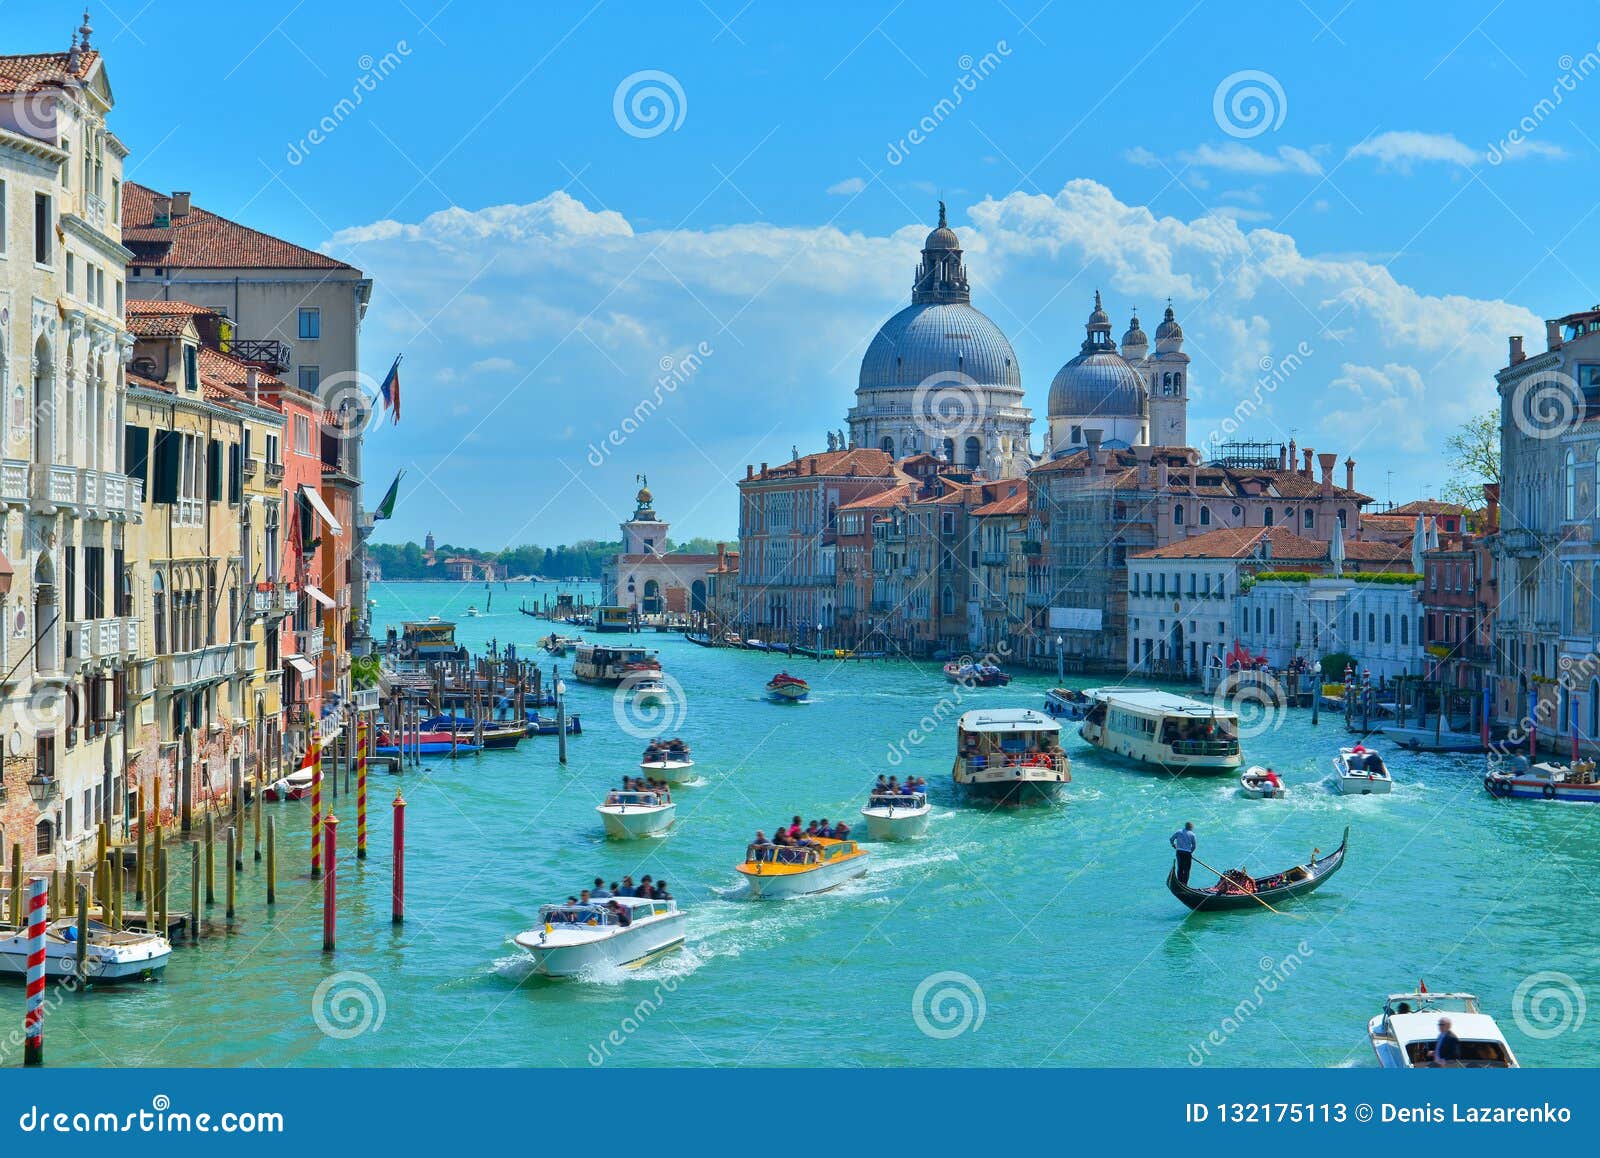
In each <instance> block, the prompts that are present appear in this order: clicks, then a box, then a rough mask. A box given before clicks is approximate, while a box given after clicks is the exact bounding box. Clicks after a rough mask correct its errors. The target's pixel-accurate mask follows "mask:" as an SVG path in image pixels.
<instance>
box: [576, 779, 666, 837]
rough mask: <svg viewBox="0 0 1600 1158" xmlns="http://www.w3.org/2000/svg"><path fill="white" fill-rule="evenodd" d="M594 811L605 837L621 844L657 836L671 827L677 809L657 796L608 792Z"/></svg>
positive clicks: (646, 793) (662, 794)
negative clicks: (604, 831) (603, 824)
mask: <svg viewBox="0 0 1600 1158" xmlns="http://www.w3.org/2000/svg"><path fill="white" fill-rule="evenodd" d="M595 811H596V812H598V813H599V814H600V819H601V820H603V821H605V825H606V835H608V836H615V837H617V838H619V839H621V840H637V839H638V838H639V837H641V836H660V835H661V834H662V833H664V832H666V831H667V829H669V828H671V827H672V822H673V820H674V818H676V816H677V814H678V806H677V805H676V804H674V803H673V802H672V798H671V797H670V796H669V795H666V794H664V793H661V792H649V791H645V792H634V791H628V792H622V791H617V792H608V793H606V800H605V803H604V804H601V805H597V806H596V808H595Z"/></svg>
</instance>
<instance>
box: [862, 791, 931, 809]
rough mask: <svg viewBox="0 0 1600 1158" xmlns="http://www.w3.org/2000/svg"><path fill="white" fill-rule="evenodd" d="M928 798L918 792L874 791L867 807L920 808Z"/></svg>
mask: <svg viewBox="0 0 1600 1158" xmlns="http://www.w3.org/2000/svg"><path fill="white" fill-rule="evenodd" d="M926 803H928V798H927V797H926V796H924V795H923V794H922V793H920V792H874V793H873V794H872V796H871V797H870V798H869V799H868V800H867V807H868V808H921V807H922V806H923V805H924V804H926Z"/></svg>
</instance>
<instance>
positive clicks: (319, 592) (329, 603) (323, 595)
mask: <svg viewBox="0 0 1600 1158" xmlns="http://www.w3.org/2000/svg"><path fill="white" fill-rule="evenodd" d="M302 590H303V591H305V593H306V594H307V595H309V596H311V598H313V599H315V600H316V601H317V602H318V603H320V604H322V606H324V607H326V608H328V610H330V611H331V610H333V609H334V608H335V607H337V606H339V605H338V604H337V603H335V602H334V601H333V600H332V599H330V598H329V597H328V593H327V592H326V591H324V590H323V589H322V588H320V587H314V586H312V585H311V584H310V583H307V584H306V585H305V587H303V588H302Z"/></svg>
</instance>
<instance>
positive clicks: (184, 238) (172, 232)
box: [122, 181, 354, 269]
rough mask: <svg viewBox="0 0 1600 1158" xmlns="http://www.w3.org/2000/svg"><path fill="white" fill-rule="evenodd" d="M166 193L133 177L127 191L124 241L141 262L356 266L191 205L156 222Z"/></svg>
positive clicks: (251, 266)
mask: <svg viewBox="0 0 1600 1158" xmlns="http://www.w3.org/2000/svg"><path fill="white" fill-rule="evenodd" d="M161 196H164V194H160V193H157V192H156V191H155V190H154V189H148V188H146V187H145V186H143V185H140V184H138V183H136V182H133V181H129V182H128V183H127V184H126V185H124V186H123V194H122V243H123V244H124V245H126V246H127V247H128V248H129V249H131V250H132V251H133V253H134V262H133V263H134V264H136V265H163V266H172V267H174V268H177V269H223V268H232V267H239V268H244V269H353V268H354V267H352V266H349V265H346V264H345V263H344V262H342V261H337V260H335V259H334V258H331V257H329V256H328V255H327V254H325V253H318V252H316V251H315V250H311V249H306V248H305V247H303V246H299V245H296V244H294V243H293V242H292V241H284V240H283V239H281V238H277V237H273V236H272V235H271V234H267V233H262V232H260V231H259V230H255V229H251V228H250V227H249V226H247V225H240V224H239V223H238V222H236V221H229V220H228V219H227V218H226V217H218V216H217V215H216V214H215V213H211V212H208V211H207V210H204V209H201V208H200V207H199V206H196V205H191V207H190V209H189V212H188V213H187V214H185V215H184V216H182V217H173V218H171V219H170V221H171V224H169V225H166V226H160V227H158V226H157V225H156V224H155V211H156V198H157V197H161Z"/></svg>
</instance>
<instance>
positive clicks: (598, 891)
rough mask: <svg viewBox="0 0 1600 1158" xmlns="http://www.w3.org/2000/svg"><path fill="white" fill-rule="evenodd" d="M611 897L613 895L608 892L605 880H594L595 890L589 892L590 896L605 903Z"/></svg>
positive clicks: (600, 878) (596, 878)
mask: <svg viewBox="0 0 1600 1158" xmlns="http://www.w3.org/2000/svg"><path fill="white" fill-rule="evenodd" d="M610 895H611V894H610V893H609V892H608V891H606V881H605V878H604V877H595V878H594V888H592V889H590V890H589V896H591V897H593V898H594V899H595V900H597V901H603V900H605V899H606V898H607V897H609V896H610Z"/></svg>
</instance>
